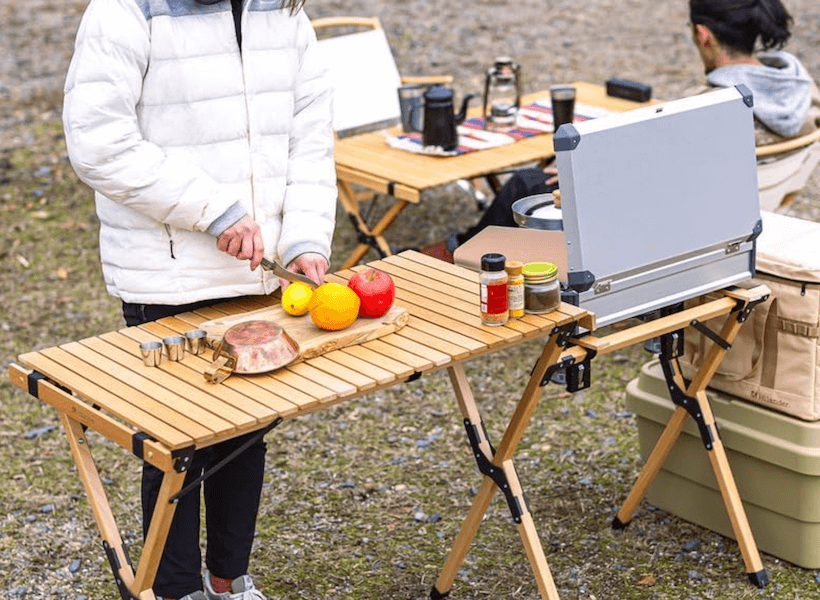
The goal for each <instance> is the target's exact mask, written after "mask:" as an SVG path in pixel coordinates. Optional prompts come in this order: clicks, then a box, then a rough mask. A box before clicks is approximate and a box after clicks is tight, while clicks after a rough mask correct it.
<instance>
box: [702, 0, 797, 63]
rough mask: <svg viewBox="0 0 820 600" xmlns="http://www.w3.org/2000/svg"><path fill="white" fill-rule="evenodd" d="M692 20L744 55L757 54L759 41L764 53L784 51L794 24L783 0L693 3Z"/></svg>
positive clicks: (734, 0)
mask: <svg viewBox="0 0 820 600" xmlns="http://www.w3.org/2000/svg"><path fill="white" fill-rule="evenodd" d="M689 20H690V22H691V23H692V25H705V26H706V27H708V28H709V30H710V31H711V32H712V33H713V34H714V35H715V37H717V39H718V40H719V41H720V42H721V43H722V44H723V45H725V46H727V47H729V48H730V49H733V50H735V51H738V52H743V53H744V54H751V53H752V52H753V51H754V47H755V42H756V41H757V39H758V38H760V44H761V46H762V47H763V49H764V50H769V49H771V48H782V47H783V46H784V45H785V43H786V41H787V40H788V39H789V36H791V31H790V27H791V24H792V22H793V19H792V17H791V15H790V14H789V13H788V11H787V10H786V8H785V7H784V6H783V4H782V3H781V2H780V0H689Z"/></svg>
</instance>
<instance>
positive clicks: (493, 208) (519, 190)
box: [457, 168, 558, 245]
mask: <svg viewBox="0 0 820 600" xmlns="http://www.w3.org/2000/svg"><path fill="white" fill-rule="evenodd" d="M550 177H552V175H547V174H546V173H544V171H543V169H535V168H533V169H519V170H518V171H516V172H515V173H513V174H512V176H511V177H510V178H509V179H508V180H507V183H505V184H504V187H502V188H501V190H500V191H499V192H498V194H496V197H495V198H494V199H493V201H492V203H491V204H490V206H489V207H488V208H487V210H485V211H484V214H483V215H481V219H480V220H479V221H478V223H476V224H475V225H474V226H473V227H470V228H469V229H468V230H467V231H465V232H464V233H460V234H458V236H457V239H458V244H459V245H461V244H463V243H464V242H466V241H467V240H469V239H470V238H471V237H473V236H474V235H475V234H477V233H478V232H479V231H481V230H482V229H484V228H485V227H487V226H488V225H500V226H502V227H518V224H517V223H516V222H515V218H514V217H513V211H512V205H513V203H515V201H516V200H520V199H521V198H526V197H527V196H534V195H535V194H546V193H548V192H552V191H554V190H556V189H557V188H558V184H550V185H547V184H546V181H547V179H549V178H550Z"/></svg>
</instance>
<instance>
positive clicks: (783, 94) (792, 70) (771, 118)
mask: <svg viewBox="0 0 820 600" xmlns="http://www.w3.org/2000/svg"><path fill="white" fill-rule="evenodd" d="M757 59H758V60H759V61H760V62H761V63H763V66H758V65H726V66H724V67H718V68H717V69H715V70H713V71H711V72H710V73H709V74H708V75H707V76H706V80H707V81H708V82H709V83H710V84H711V85H714V86H718V87H732V86H735V85H738V84H741V83H742V84H744V85H746V86H747V87H748V88H749V89H750V90H751V91H752V94H753V96H754V108H753V109H752V110H753V111H754V116H755V117H756V118H757V120H758V121H760V122H761V123H763V124H764V125H765V126H766V127H768V128H769V129H771V130H772V131H774V132H775V133H777V134H778V135H781V136H783V137H787V138H790V137H795V136H797V135H798V134H799V133H800V130H801V129H802V128H803V126H804V124H805V123H806V118H807V117H808V113H809V108H810V106H811V101H812V90H813V88H814V82H813V80H812V78H811V76H810V75H809V74H808V72H807V71H806V69H805V67H804V66H803V65H802V64H800V61H799V60H797V58H796V57H794V56H793V55H791V54H789V53H788V52H784V51H782V50H779V51H773V52H766V53H763V54H760V55H758V56H757Z"/></svg>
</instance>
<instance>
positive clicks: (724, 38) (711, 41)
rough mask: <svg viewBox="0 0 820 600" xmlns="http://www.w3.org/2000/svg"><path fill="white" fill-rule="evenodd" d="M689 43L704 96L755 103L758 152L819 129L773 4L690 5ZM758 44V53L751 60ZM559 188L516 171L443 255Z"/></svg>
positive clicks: (544, 177)
mask: <svg viewBox="0 0 820 600" xmlns="http://www.w3.org/2000/svg"><path fill="white" fill-rule="evenodd" d="M689 18H690V22H691V23H692V40H693V42H694V43H695V46H696V47H697V49H698V52H699V53H700V57H701V60H702V61H703V66H704V68H705V69H706V83H707V86H706V87H705V88H701V89H699V90H697V91H693V93H699V92H704V91H709V90H710V89H715V88H717V87H730V86H734V85H738V84H741V83H742V84H744V85H746V86H747V87H748V88H749V89H750V90H751V91H752V94H753V95H754V107H753V112H754V116H755V143H756V144H757V145H758V146H761V145H766V144H771V143H775V142H779V141H782V140H784V139H788V138H793V137H798V136H802V135H806V134H808V133H811V132H812V131H814V130H816V129H817V128H818V127H820V92H818V88H817V85H816V84H815V83H814V81H813V79H812V78H811V76H810V75H809V74H808V72H807V71H806V69H805V68H804V67H803V65H802V64H800V61H799V60H797V58H795V57H794V56H793V55H791V54H789V53H788V52H785V51H783V50H782V49H781V48H782V47H783V46H784V45H785V43H786V41H787V40H788V39H789V36H790V35H791V31H790V26H791V23H792V17H791V15H789V13H788V12H787V11H786V9H785V7H784V6H783V4H782V3H781V1H780V0H689ZM758 40H759V41H760V45H761V47H762V48H763V52H761V53H759V54H755V53H754V48H755V45H756V44H757V42H758ZM557 187H558V184H557V177H556V174H555V170H554V169H547V170H545V171H543V170H541V169H536V168H532V169H521V170H519V171H516V172H515V173H514V174H513V175H512V177H510V179H509V180H508V181H507V183H506V184H505V185H504V187H503V188H502V189H501V190H500V191H499V193H498V195H497V196H496V197H495V199H494V200H493V202H492V205H491V206H490V207H489V208H488V209H487V211H486V212H485V213H484V214H483V215H482V217H481V220H479V222H478V223H477V224H476V225H475V226H473V227H471V228H470V229H468V230H466V231H465V232H463V233H453V234H451V235H450V237H449V238H448V239H447V249H448V250H449V251H450V253H452V252H454V251H455V249H456V248H457V247H458V246H460V245H461V244H463V243H464V242H466V241H467V240H468V239H470V238H471V237H473V236H474V235H475V234H477V233H478V232H479V231H481V230H482V229H484V228H485V227H487V226H488V225H501V226H507V227H515V225H516V223H515V220H514V219H513V213H512V205H513V203H514V202H515V201H516V200H519V199H520V198H524V197H526V196H532V195H534V194H542V193H547V192H551V191H553V190H554V189H555V188H557Z"/></svg>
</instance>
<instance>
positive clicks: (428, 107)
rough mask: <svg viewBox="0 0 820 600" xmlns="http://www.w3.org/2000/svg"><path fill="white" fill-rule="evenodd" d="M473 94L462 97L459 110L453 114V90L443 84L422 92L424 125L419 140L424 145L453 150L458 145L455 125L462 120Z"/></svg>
mask: <svg viewBox="0 0 820 600" xmlns="http://www.w3.org/2000/svg"><path fill="white" fill-rule="evenodd" d="M472 97H473V94H469V95H467V96H465V97H464V101H463V103H462V105H461V110H460V111H459V113H458V114H455V109H454V106H453V90H451V89H449V88H446V87H444V86H443V85H434V86H432V87H430V89H428V90H427V91H426V92H424V125H423V127H422V130H421V141H422V143H423V144H424V145H425V146H441V147H442V148H443V149H444V150H455V148H456V146H457V145H458V133H457V131H456V125H458V124H459V123H463V122H464V118H465V117H466V116H467V104H468V103H469V102H470V98H472Z"/></svg>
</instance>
